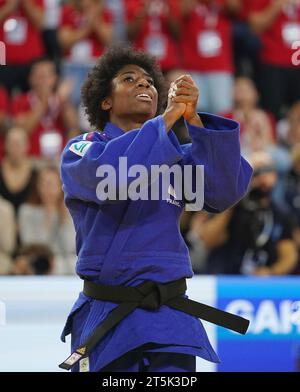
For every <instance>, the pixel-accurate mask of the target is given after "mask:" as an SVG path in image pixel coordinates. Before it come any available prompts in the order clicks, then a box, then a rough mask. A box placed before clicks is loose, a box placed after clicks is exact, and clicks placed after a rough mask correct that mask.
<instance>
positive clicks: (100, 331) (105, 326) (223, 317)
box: [59, 278, 249, 370]
mask: <svg viewBox="0 0 300 392" xmlns="http://www.w3.org/2000/svg"><path fill="white" fill-rule="evenodd" d="M186 289H187V287H186V280H185V278H182V279H179V280H175V281H173V282H170V283H164V284H162V283H156V282H153V281H150V280H147V281H145V282H143V283H141V284H139V285H138V286H134V287H125V286H108V285H103V284H99V283H93V282H90V281H88V280H85V281H84V288H83V292H84V294H85V295H87V296H88V297H91V298H93V299H96V300H101V301H109V302H116V303H118V304H120V305H119V306H117V307H116V308H115V309H113V310H112V311H111V312H110V313H109V315H108V316H107V317H106V319H105V320H104V321H103V322H102V323H101V324H100V325H99V326H98V327H97V328H96V329H95V330H94V331H93V333H92V334H91V335H90V336H89V337H88V338H87V339H86V341H85V342H84V344H82V345H81V346H80V347H78V348H77V349H76V350H75V351H74V352H73V353H72V354H71V355H70V356H69V357H68V358H67V359H66V360H65V361H64V362H63V363H61V364H60V365H59V367H60V368H62V369H66V370H70V369H71V368H72V367H73V366H74V365H75V364H76V363H77V362H78V361H80V360H81V359H82V358H84V357H87V356H88V355H89V353H90V352H91V351H92V350H93V348H94V347H95V346H96V344H97V343H98V342H99V341H100V340H101V339H102V338H103V337H104V335H106V334H107V333H108V332H109V331H110V330H111V329H112V328H113V327H115V326H116V325H117V324H118V323H119V322H120V321H121V320H123V319H124V318H125V317H126V316H127V315H128V314H129V313H131V312H132V311H134V309H136V308H142V309H147V310H157V309H159V308H160V306H161V305H167V306H169V307H170V308H173V309H176V310H180V311H181V312H185V313H187V314H190V315H191V316H196V317H198V318H200V319H203V320H206V321H209V322H211V323H213V324H216V325H219V326H221V327H224V328H227V329H230V330H232V331H235V332H239V333H241V334H245V333H246V331H247V329H248V326H249V320H246V319H244V318H243V317H240V316H236V315H235V314H231V313H228V312H224V311H223V310H219V309H216V308H213V307H211V306H208V305H205V304H202V303H199V302H196V301H193V300H191V299H188V298H184V297H182V295H183V294H184V293H185V291H186Z"/></svg>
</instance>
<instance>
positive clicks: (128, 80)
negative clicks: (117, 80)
mask: <svg viewBox="0 0 300 392" xmlns="http://www.w3.org/2000/svg"><path fill="white" fill-rule="evenodd" d="M124 81H125V82H133V77H132V76H126V78H124Z"/></svg>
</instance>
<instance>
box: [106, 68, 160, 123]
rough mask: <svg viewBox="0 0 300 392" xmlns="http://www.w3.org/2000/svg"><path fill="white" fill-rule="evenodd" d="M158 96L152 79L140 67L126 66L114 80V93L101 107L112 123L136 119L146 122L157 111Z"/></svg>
mask: <svg viewBox="0 0 300 392" xmlns="http://www.w3.org/2000/svg"><path fill="white" fill-rule="evenodd" d="M157 99H158V94H157V90H156V88H155V86H154V81H153V79H152V77H151V76H150V75H149V74H148V73H147V72H146V71H145V70H144V69H143V68H141V67H139V66H138V65H126V66H124V67H123V68H121V69H120V71H119V72H118V73H117V75H116V76H115V77H114V78H113V80H112V92H111V95H110V97H108V98H106V99H105V100H104V101H103V102H102V104H101V106H102V109H103V110H108V111H109V118H110V121H114V120H116V119H122V118H124V119H125V118H127V119H135V120H139V119H140V120H141V122H144V121H146V120H148V119H150V118H153V117H154V116H155V114H156V111H157Z"/></svg>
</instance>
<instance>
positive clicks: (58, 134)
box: [12, 59, 78, 158]
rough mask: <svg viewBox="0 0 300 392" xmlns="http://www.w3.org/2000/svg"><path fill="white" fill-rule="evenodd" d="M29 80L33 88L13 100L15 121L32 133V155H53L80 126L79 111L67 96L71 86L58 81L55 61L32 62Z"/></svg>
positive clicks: (59, 150)
mask: <svg viewBox="0 0 300 392" xmlns="http://www.w3.org/2000/svg"><path fill="white" fill-rule="evenodd" d="M29 82H30V86H31V90H30V91H29V92H28V93H26V94H22V95H19V96H17V97H15V99H14V100H13V104H12V113H13V116H14V123H15V125H16V126H20V127H22V128H24V129H25V130H26V131H27V132H28V134H29V135H30V154H31V155H35V156H39V157H40V156H45V157H49V158H51V157H52V158H54V157H56V156H57V155H58V154H59V153H60V152H61V149H62V147H63V144H64V140H65V139H66V137H67V136H68V132H71V131H73V130H74V129H77V128H78V123H77V121H78V120H77V112H76V110H75V108H74V107H73V106H72V105H71V103H70V101H69V99H68V97H69V95H70V92H71V86H70V85H69V83H68V82H66V81H65V82H59V80H58V75H57V73H56V68H55V65H54V63H53V62H51V61H49V60H46V59H44V60H40V61H38V62H36V63H35V64H34V65H33V67H32V70H31V73H30V78H29Z"/></svg>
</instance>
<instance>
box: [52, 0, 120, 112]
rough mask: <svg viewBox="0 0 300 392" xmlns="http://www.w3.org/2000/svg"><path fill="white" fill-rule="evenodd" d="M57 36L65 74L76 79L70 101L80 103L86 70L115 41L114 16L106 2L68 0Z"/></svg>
mask: <svg viewBox="0 0 300 392" xmlns="http://www.w3.org/2000/svg"><path fill="white" fill-rule="evenodd" d="M58 39H59V43H60V45H61V47H62V50H63V60H64V62H63V68H62V71H63V76H64V77H65V78H68V79H72V80H73V82H74V88H73V91H72V96H71V100H72V103H73V104H74V105H79V103H80V89H81V85H82V83H83V81H84V79H85V77H86V75H87V72H88V71H89V70H90V68H91V67H92V66H93V64H94V63H95V61H96V59H97V58H98V57H99V56H101V54H102V52H103V50H104V47H105V46H106V45H108V44H109V43H111V40H112V18H111V14H110V12H109V11H108V9H107V8H105V6H104V1H103V0H99V1H97V0H70V1H68V3H66V4H65V5H64V6H63V9H62V17H61V23H60V28H59V31H58Z"/></svg>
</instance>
